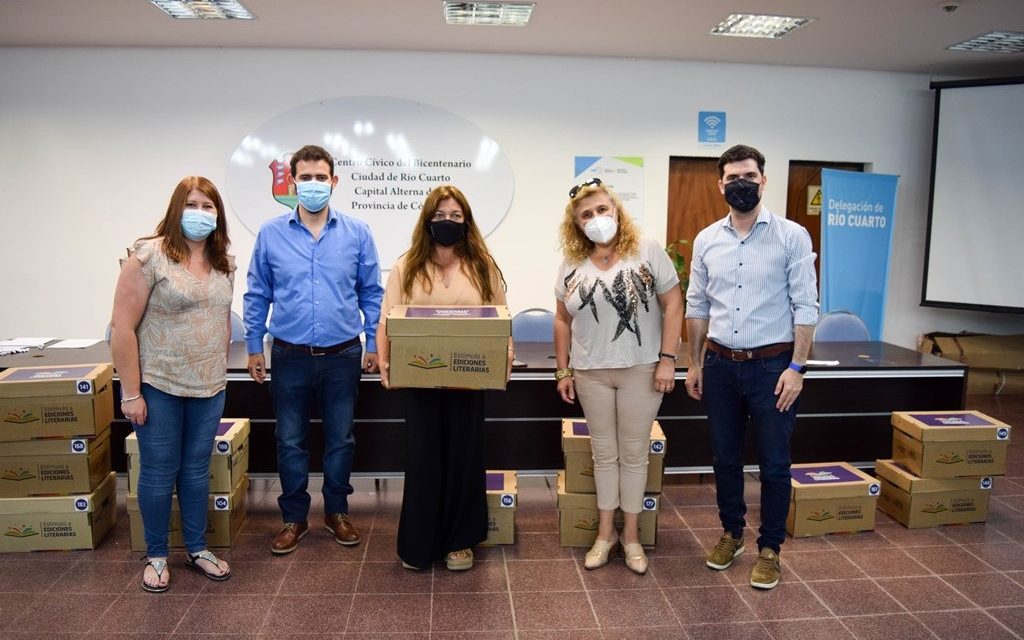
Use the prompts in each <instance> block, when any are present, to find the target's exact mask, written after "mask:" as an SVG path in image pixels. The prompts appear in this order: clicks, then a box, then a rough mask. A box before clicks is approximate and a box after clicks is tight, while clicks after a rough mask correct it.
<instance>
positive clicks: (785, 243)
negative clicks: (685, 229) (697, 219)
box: [686, 207, 818, 349]
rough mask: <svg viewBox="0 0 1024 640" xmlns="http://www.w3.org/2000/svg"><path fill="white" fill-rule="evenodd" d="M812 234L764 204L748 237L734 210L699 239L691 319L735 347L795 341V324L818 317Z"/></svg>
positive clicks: (722, 342)
mask: <svg viewBox="0 0 1024 640" xmlns="http://www.w3.org/2000/svg"><path fill="white" fill-rule="evenodd" d="M815 257H816V256H815V254H814V251H812V250H811V237H810V235H809V234H808V233H807V230H806V229H804V228H803V227H802V226H800V225H799V224H797V223H795V222H793V221H792V220H787V219H785V218H780V217H779V216H776V215H773V214H772V213H770V212H769V211H768V210H767V209H766V208H764V207H762V208H761V212H760V213H759V214H758V216H757V220H756V221H755V222H754V227H753V228H752V229H751V231H750V235H748V236H747V237H746V238H741V237H740V234H739V232H737V231H736V229H735V228H734V227H733V226H732V221H731V218H730V217H729V216H728V215H727V216H725V218H724V219H723V220H721V221H719V222H716V223H714V224H712V225H711V226H709V227H707V228H706V229H704V230H703V231H701V232H700V233H699V234H697V238H696V239H695V240H694V243H693V259H692V261H691V263H690V286H689V288H688V289H687V292H686V317H687V318H698V319H706V320H708V338H710V339H711V340H714V341H715V342H717V343H718V344H720V345H722V346H725V347H728V348H730V349H753V348H755V347H760V346H764V345H768V344H775V343H777V342H792V341H793V334H794V330H793V326H794V325H798V324H800V325H814V324H816V323H817V321H818V284H817V276H816V271H815V267H814V259H815Z"/></svg>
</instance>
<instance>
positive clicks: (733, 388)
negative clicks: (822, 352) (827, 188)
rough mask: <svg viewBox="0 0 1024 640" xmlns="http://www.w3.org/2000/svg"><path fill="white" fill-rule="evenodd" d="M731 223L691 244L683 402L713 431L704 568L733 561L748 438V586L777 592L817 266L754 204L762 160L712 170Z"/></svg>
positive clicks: (800, 237)
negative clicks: (753, 526) (700, 407)
mask: <svg viewBox="0 0 1024 640" xmlns="http://www.w3.org/2000/svg"><path fill="white" fill-rule="evenodd" d="M718 175H719V180H718V189H719V191H720V192H721V193H722V195H723V196H725V201H726V202H727V203H728V205H729V213H728V215H726V216H725V218H723V219H722V220H719V221H718V222H715V223H714V224H712V225H711V226H709V227H707V228H706V229H704V230H703V231H701V232H700V233H699V234H697V238H696V239H695V240H694V243H693V260H692V261H691V264H690V286H689V289H688V290H687V294H686V302H687V307H686V330H687V333H688V335H689V340H690V367H689V369H687V372H686V391H687V393H688V394H689V395H690V397H692V398H694V399H696V400H703V401H704V404H705V406H706V408H707V411H708V422H709V423H710V426H711V446H712V449H713V450H714V456H715V459H714V470H715V486H716V489H717V496H718V512H719V517H720V519H721V521H722V528H723V529H724V530H725V533H724V534H723V535H722V538H721V539H720V540H719V542H718V544H717V545H716V546H715V547H714V548H713V549H712V550H711V551H710V552H708V555H707V558H706V560H705V562H706V564H707V566H709V567H711V568H712V569H719V570H722V569H727V568H729V566H730V565H731V564H732V561H733V559H734V558H735V557H736V556H738V555H740V554H741V553H743V550H744V546H743V528H744V527H745V526H746V520H745V519H744V516H745V515H746V511H747V507H746V503H745V502H744V499H743V448H744V447H743V444H744V439H745V431H746V424H747V421H748V419H749V420H750V422H751V424H752V425H753V427H754V429H756V430H757V446H758V463H759V466H760V472H761V527H760V529H759V531H758V533H759V534H760V535H759V536H758V538H757V547H758V557H757V561H756V562H755V563H754V567H753V570H752V571H751V574H750V584H751V586H753V587H756V588H759V589H771V588H773V587H775V585H777V584H778V582H779V575H780V566H779V549H780V547H781V546H782V543H783V541H784V540H785V537H786V515H787V514H788V512H789V498H790V490H791V489H790V457H789V441H790V436H791V435H792V433H793V425H794V424H795V422H796V402H797V398H798V397H799V396H800V391H801V390H802V389H803V374H804V372H805V370H806V366H805V363H806V362H807V355H808V353H809V352H810V348H811V340H812V338H813V336H814V325H815V323H817V320H818V287H817V282H816V271H815V267H814V260H815V254H814V252H813V251H812V250H811V238H810V235H809V234H808V233H807V230H806V229H804V228H803V227H801V226H800V225H798V224H796V223H795V222H793V221H791V220H786V219H785V218H781V217H779V216H776V215H773V214H771V213H770V212H769V211H768V210H767V209H766V208H765V207H764V206H763V205H762V204H761V197H762V196H763V195H764V188H765V184H766V182H767V179H766V178H765V175H764V156H763V155H762V154H761V152H760V151H758V150H757V149H754V148H753V147H748V146H744V145H736V146H734V147H732V148H730V149H729V150H727V151H726V152H725V153H723V154H722V157H721V158H720V159H719V161H718Z"/></svg>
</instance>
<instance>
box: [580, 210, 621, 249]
mask: <svg viewBox="0 0 1024 640" xmlns="http://www.w3.org/2000/svg"><path fill="white" fill-rule="evenodd" d="M618 231H619V223H618V221H616V219H615V218H613V217H612V216H595V217H593V218H591V219H590V221H589V222H587V224H586V225H584V227H583V233H584V234H585V235H586V236H587V237H588V238H590V241H591V242H593V243H596V244H608V243H609V242H611V241H612V240H613V239H614V238H615V234H616V233H618Z"/></svg>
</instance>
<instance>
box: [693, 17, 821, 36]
mask: <svg viewBox="0 0 1024 640" xmlns="http://www.w3.org/2000/svg"><path fill="white" fill-rule="evenodd" d="M812 21H814V18H799V17H795V16H763V15H757V14H753V13H734V14H732V15H730V16H729V17H728V18H726V19H725V20H722V21H721V22H719V23H718V24H717V25H716V26H715V28H714V29H712V30H711V31H710V32H709V33H710V34H711V35H713V36H735V37H739V38H781V37H782V36H784V35H786V34H788V33H789V32H790V31H793V30H794V29H798V28H800V27H802V26H804V25H805V24H807V23H809V22H812Z"/></svg>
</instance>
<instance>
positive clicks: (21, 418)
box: [4, 409, 39, 424]
mask: <svg viewBox="0 0 1024 640" xmlns="http://www.w3.org/2000/svg"><path fill="white" fill-rule="evenodd" d="M38 420H39V416H37V415H36V414H34V413H32V410H31V409H11V410H10V411H8V412H7V415H5V416H4V422H11V423H14V424H25V423H26V422H36V421H38Z"/></svg>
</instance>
